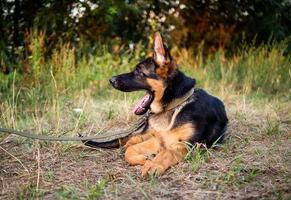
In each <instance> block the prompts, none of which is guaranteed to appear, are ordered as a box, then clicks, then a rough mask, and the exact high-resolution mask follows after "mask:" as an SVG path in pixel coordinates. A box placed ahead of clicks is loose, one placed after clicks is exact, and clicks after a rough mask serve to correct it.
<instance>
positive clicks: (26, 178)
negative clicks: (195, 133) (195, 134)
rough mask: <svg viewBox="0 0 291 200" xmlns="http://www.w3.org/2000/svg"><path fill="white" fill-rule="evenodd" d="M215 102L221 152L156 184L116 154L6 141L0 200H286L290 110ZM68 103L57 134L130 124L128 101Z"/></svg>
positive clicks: (283, 104)
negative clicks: (220, 106) (223, 122)
mask: <svg viewBox="0 0 291 200" xmlns="http://www.w3.org/2000/svg"><path fill="white" fill-rule="evenodd" d="M112 95H116V93H113V94H112ZM218 95H219V96H220V97H221V98H223V99H224V101H225V103H226V105H227V109H228V114H229V118H230V126H229V130H228V132H229V135H228V138H227V140H226V142H225V144H224V145H223V146H222V147H219V148H216V149H207V150H205V149H195V150H194V151H193V153H192V155H191V156H190V158H187V159H186V160H185V161H184V162H182V163H180V164H178V166H175V167H173V168H171V169H170V170H169V171H167V173H166V174H165V175H163V176H162V177H153V176H152V177H150V178H149V179H146V180H144V179H142V178H141V177H140V167H139V166H137V167H132V166H129V165H128V164H127V163H126V162H125V161H124V160H123V153H122V150H121V149H116V150H101V149H98V150H93V149H90V148H87V147H84V146H83V145H81V144H78V143H74V144H72V143H69V144H68V143H46V142H40V143H39V142H37V141H30V140H26V139H22V138H17V137H14V136H5V137H3V138H2V141H1V143H0V146H1V149H0V152H1V154H0V160H1V161H0V162H1V165H0V180H1V181H0V185H1V186H0V187H1V194H0V198H1V199H16V198H17V199H34V198H39V199H96V198H102V199H158V198H162V199H258V198H260V199H288V198H289V199H290V197H291V196H290V189H291V187H290V181H291V168H290V164H291V151H290V145H291V141H290V137H291V134H290V133H291V116H290V113H291V105H290V103H289V102H288V101H286V100H285V101H284V100H280V101H279V100H276V99H273V100H266V99H260V100H258V99H252V98H250V97H245V96H244V95H235V94H232V95H231V94H229V93H228V94H225V93H223V92H218ZM109 99H113V97H109ZM115 99H116V98H115ZM129 99H131V98H129ZM133 99H134V98H133ZM72 102H73V103H72V104H74V105H70V106H67V107H64V108H62V110H61V111H60V119H63V120H61V121H60V122H59V124H60V127H59V130H69V129H74V130H81V131H84V132H89V131H88V130H96V129H99V128H104V127H110V126H112V125H116V124H123V125H124V126H126V124H127V122H129V121H131V120H132V117H131V115H130V113H129V110H130V104H131V101H129V102H128V98H127V96H120V97H119V98H117V100H111V101H108V100H107V101H106V99H105V100H97V101H96V100H94V99H92V98H91V97H90V95H88V92H83V93H81V95H79V96H77V97H76V98H75V99H73V100H72ZM117 105H118V106H117ZM76 107H78V108H82V109H83V116H81V117H80V116H79V115H78V116H74V114H72V110H73V109H74V108H76ZM113 108H114V109H113ZM124 111H126V112H124ZM71 115H73V116H71ZM68 116H71V117H68ZM112 118H113V119H114V120H108V119H112ZM50 119H51V118H50V117H49V116H43V117H39V118H37V120H36V121H37V123H35V124H38V125H37V126H31V127H32V128H31V129H32V130H34V131H37V130H46V129H49V130H50V129H53V130H54V127H50V125H48V124H50ZM74 120H77V121H78V123H76V121H74ZM104 122H106V123H105V124H104ZM76 124H77V126H78V127H76ZM101 124H102V125H101ZM93 132H94V131H93ZM8 152H9V153H8ZM197 163H198V164H197ZM193 166H195V167H194V168H193Z"/></svg>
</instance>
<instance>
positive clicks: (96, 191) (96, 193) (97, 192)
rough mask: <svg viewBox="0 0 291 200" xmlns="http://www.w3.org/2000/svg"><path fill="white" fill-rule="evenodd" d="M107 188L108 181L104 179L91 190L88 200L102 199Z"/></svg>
mask: <svg viewBox="0 0 291 200" xmlns="http://www.w3.org/2000/svg"><path fill="white" fill-rule="evenodd" d="M106 186H107V181H106V180H104V179H101V180H99V181H98V182H97V183H96V185H95V186H93V187H92V188H90V190H89V192H88V196H87V199H88V200H94V199H100V198H101V197H102V195H103V192H104V189H105V188H106Z"/></svg>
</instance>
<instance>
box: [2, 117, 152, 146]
mask: <svg viewBox="0 0 291 200" xmlns="http://www.w3.org/2000/svg"><path fill="white" fill-rule="evenodd" d="M148 117H149V113H146V114H145V115H144V116H143V117H141V118H140V119H139V120H137V121H136V122H135V123H134V125H133V126H132V127H131V128H129V129H127V130H123V131H120V132H116V133H113V132H100V133H101V134H100V133H99V134H100V135H94V136H82V135H80V134H79V136H73V137H68V136H63V137H58V136H47V135H37V134H34V133H31V132H24V131H18V130H14V129H10V128H1V127H0V133H8V134H14V135H19V136H22V137H26V138H30V139H36V140H46V141H83V142H84V141H89V140H95V141H97V142H104V141H105V142H106V141H108V140H114V139H119V138H123V137H126V136H129V135H130V134H133V133H134V132H137V131H138V130H140V129H141V128H142V127H144V126H145V125H146V123H147V119H148Z"/></svg>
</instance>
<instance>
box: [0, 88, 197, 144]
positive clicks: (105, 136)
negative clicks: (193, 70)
mask: <svg viewBox="0 0 291 200" xmlns="http://www.w3.org/2000/svg"><path fill="white" fill-rule="evenodd" d="M195 91H197V89H196V88H192V89H191V90H190V91H189V92H187V93H186V94H185V95H184V96H183V97H181V98H179V99H178V100H175V101H173V102H171V103H170V104H169V105H168V106H167V107H166V109H165V110H164V112H167V111H170V110H173V109H176V111H175V113H174V115H175V116H176V115H177V114H178V113H179V112H180V111H181V110H182V108H183V107H184V106H185V105H187V104H188V103H190V102H192V101H193V99H190V97H192V96H194V95H195ZM189 99H190V100H189ZM152 114H153V113H151V112H150V111H149V112H147V113H146V114H145V115H143V116H142V117H141V118H140V119H138V120H137V121H136V122H135V123H134V125H133V126H132V127H131V128H129V129H127V130H123V131H120V132H115V133H114V132H99V134H100V135H94V136H82V135H81V134H79V135H78V136H72V137H69V136H63V137H58V136H47V135H37V134H34V133H31V132H25V131H18V130H15V129H10V128H2V127H0V133H6V134H14V135H18V136H22V137H26V138H30V139H35V140H46V141H82V142H86V141H90V140H94V141H96V142H100V143H102V142H107V141H111V140H114V139H120V138H124V137H126V136H129V135H130V134H133V133H135V132H137V131H138V130H140V129H141V128H142V127H144V126H145V125H146V124H147V121H148V119H149V117H150V115H152Z"/></svg>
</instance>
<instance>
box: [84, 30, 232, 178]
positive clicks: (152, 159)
mask: <svg viewBox="0 0 291 200" xmlns="http://www.w3.org/2000/svg"><path fill="white" fill-rule="evenodd" d="M110 83H111V85H112V86H113V87H114V88H116V89H118V90H120V91H123V92H132V91H138V90H145V91H146V95H145V96H144V97H143V98H142V99H141V100H140V101H139V102H138V104H137V105H136V106H135V107H134V109H133V111H134V113H135V114H136V115H143V114H145V113H146V112H148V110H150V115H149V118H148V121H147V125H146V127H145V128H144V130H143V131H142V133H141V134H138V135H135V136H132V137H130V138H126V140H125V141H124V140H123V142H122V143H123V145H124V144H125V145H124V148H125V149H126V150H125V160H126V161H127V162H128V163H129V164H131V165H143V168H142V175H143V176H146V175H147V174H148V173H156V174H162V173H164V172H165V171H166V170H167V169H168V168H169V167H171V166H173V165H175V164H177V163H178V162H179V161H181V160H182V159H183V157H184V156H185V155H186V154H187V149H188V148H187V145H188V144H192V145H194V144H196V143H205V144H206V145H207V146H212V145H213V143H222V142H223V139H224V133H225V131H226V127H227V123H228V119H227V115H226V112H225V108H224V104H223V102H222V101H220V100H219V99H218V98H216V97H214V96H211V95H209V94H208V93H207V92H205V91H204V90H202V89H193V88H194V86H195V79H192V78H190V77H188V76H186V75H184V74H183V73H182V72H181V71H179V69H178V68H177V65H176V63H175V61H174V59H173V58H172V57H171V55H170V52H169V50H168V49H167V48H166V46H165V45H164V43H163V41H162V37H161V35H160V34H159V33H156V34H155V36H154V56H153V57H149V58H146V59H145V60H144V61H142V62H140V63H139V64H137V65H136V67H135V69H134V70H133V71H132V72H129V73H125V74H121V75H118V76H114V77H112V78H111V79H110ZM115 144H116V143H115ZM87 145H90V146H96V147H107V148H108V147H110V144H108V143H107V144H102V143H96V142H95V143H94V142H93V141H88V142H87ZM113 146H114V145H113Z"/></svg>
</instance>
